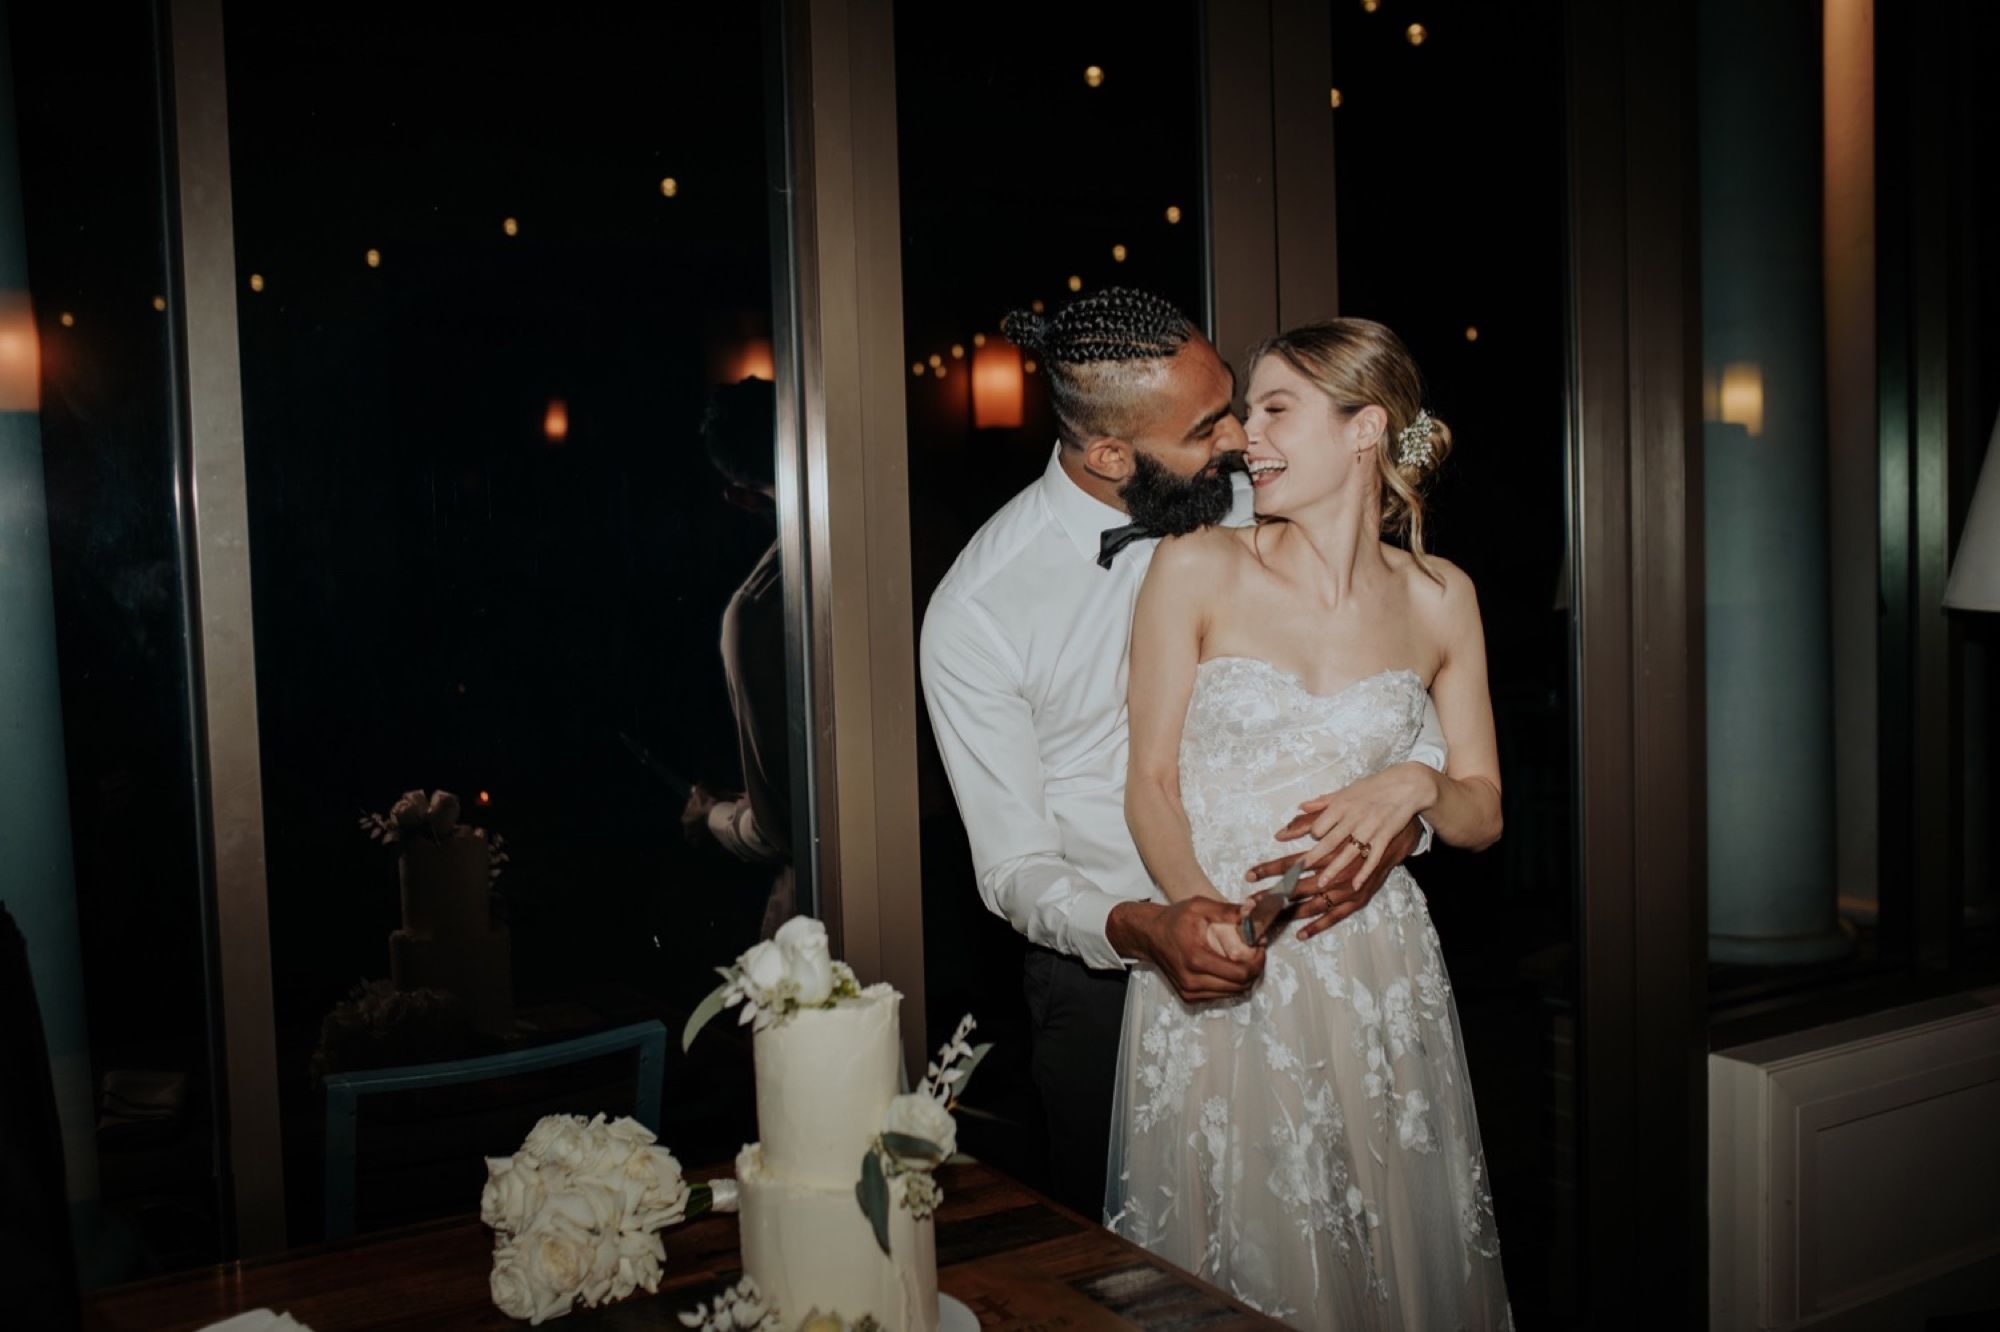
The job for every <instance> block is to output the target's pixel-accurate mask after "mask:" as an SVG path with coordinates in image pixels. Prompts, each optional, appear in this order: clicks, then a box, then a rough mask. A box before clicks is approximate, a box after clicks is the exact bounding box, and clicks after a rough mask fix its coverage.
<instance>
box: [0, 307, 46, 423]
mask: <svg viewBox="0 0 2000 1332" xmlns="http://www.w3.org/2000/svg"><path fill="white" fill-rule="evenodd" d="M41 409H42V338H41V334H39V333H38V332H36V331H35V312H34V308H33V307H32V306H30V305H29V304H28V293H27V292H25V291H10V292H6V293H4V294H0V412H38V411H40V410H41Z"/></svg>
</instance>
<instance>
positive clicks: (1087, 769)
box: [919, 444, 1444, 968]
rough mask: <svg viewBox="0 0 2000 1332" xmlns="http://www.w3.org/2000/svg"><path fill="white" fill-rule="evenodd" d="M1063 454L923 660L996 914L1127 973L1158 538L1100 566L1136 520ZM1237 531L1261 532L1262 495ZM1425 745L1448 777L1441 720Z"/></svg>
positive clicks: (941, 611) (978, 538)
mask: <svg viewBox="0 0 2000 1332" xmlns="http://www.w3.org/2000/svg"><path fill="white" fill-rule="evenodd" d="M1061 453H1062V446H1061V445H1060V444H1058V445H1057V446H1056V452H1055V453H1054V454H1053V455H1052V456H1051V457H1050V458H1049V465H1048V467H1047V469H1046V470H1045V471H1044V472H1043V473H1042V476H1041V479H1040V480H1038V481H1036V482H1035V483H1034V484H1032V485H1030V486H1029V487H1028V488H1027V489H1025V490H1023V491H1022V492H1021V493H1020V494H1018V495H1016V496H1015V497H1014V498H1013V499H1011V500H1009V501H1008V502H1007V504H1006V505H1005V506H1004V507H1003V508H1002V509H1001V510H1000V511H999V512H998V513H996V514H994V515H993V517H992V518H990V519H988V520H987V522H986V524H985V526H983V527H981V528H980V529H979V531H978V532H977V533H975V534H974V536H973V538H972V540H971V541H970V542H968V543H967V544H966V547H965V549H964V550H963V551H962V552H960V554H959V557H958V559H957V561H955V562H954V563H953V564H952V566H951V568H950V570H949V571H947V572H946V574H945V576H944V578H943V580H942V581H941V582H939V584H938V586H937V591H936V592H934V593H933V594H932V596H931V602H930V609H929V610H928V611H927V612H926V613H925V615H924V629H923V640H922V646H921V649H920V652H919V658H920V661H921V665H922V673H923V685H924V700H925V702H926V704H927V705H928V707H929V709H930V717H931V727H932V730H933V731H934V732H935V733H936V736H937V744H938V750H939V753H940V754H941V755H942V756H943V758H944V764H945V770H946V771H947V772H948V773H949V774H950V776H951V787H952V794H953V795H954V796H956V797H957V799H958V809H959V816H960V818H961V819H962V820H963V821H964V823H965V830H966V833H967V835H968V837H969V838H970V841H971V844H972V864H973V868H974V871H975V872H976V873H977V875H978V879H979V895H980V897H981V898H982V899H983V900H984V901H985V903H986V905H987V908H988V909H989V910H991V911H993V912H995V913H996V914H998V915H999V916H1001V917H1003V918H1004V919H1005V920H1006V921H1007V922H1008V923H1009V924H1011V925H1012V926H1013V927H1014V928H1015V929H1016V930H1018V931H1020V932H1021V933H1022V934H1023V935H1026V936H1027V938H1028V939H1029V941H1030V942H1032V943H1036V944H1040V945H1042V946H1044V947H1047V948H1053V949H1055V950H1057V951H1059V952H1063V953H1068V954H1071V955H1072V956H1075V957H1077V958H1080V959H1082V961H1083V962H1084V964H1085V965H1087V966H1091V967H1101V968H1122V967H1124V966H1125V965H1127V961H1126V959H1124V958H1122V957H1120V956H1119V955H1118V952H1117V950H1116V949H1114V948H1112V946H1111V944H1110V942H1109V941H1108V940H1107V939H1106V938H1105V924H1106V921H1107V920H1108V919H1109V917H1110V915H1111V909H1112V908H1113V907H1114V906H1116V905H1118V903H1120V902H1126V901H1152V900H1159V894H1158V892H1157V891H1156V890H1155V888H1154V886H1153V882H1152V879H1151V878H1150V877H1149V876H1148V875H1147V873H1146V867H1145V865H1144V863H1143V862H1142V861H1141V860H1140V859H1139V850H1138V848H1137V847H1136V846H1134V845H1133V842H1132V834H1131V832H1130V830H1129V829H1127V827H1126V825H1125V767H1126V750H1127V741H1126V712H1125V676H1126V666H1127V661H1128V659H1129V657H1130V654H1131V643H1132V611H1133V607H1134V606H1135V605H1136V604H1137V602H1138V599H1139V585H1140V583H1141V582H1142V581H1143V580H1144V578H1145V576H1146V569H1147V567H1148V566H1149V565H1150V564H1151V563H1152V560H1153V549H1154V547H1155V546H1156V545H1157V544H1158V543H1157V542H1155V541H1152V540H1143V541H1134V542H1132V543H1131V544H1130V545H1128V546H1126V547H1125V549H1124V550H1123V551H1122V552H1120V554H1119V555H1118V557H1117V559H1115V560H1114V561H1113V562H1112V565H1111V568H1110V569H1108V570H1107V569H1103V568H1100V567H1098V564H1097V552H1098V537H1099V536H1100V534H1101V533H1102V532H1103V531H1104V530H1105V529H1106V528H1110V527H1118V526H1121V525H1122V524H1125V523H1127V522H1130V521H1131V520H1130V519H1129V518H1128V517H1127V516H1126V515H1125V513H1124V512H1123V511H1122V510H1119V509H1116V508H1113V507H1112V506H1111V505H1108V504H1105V503H1104V502H1103V501H1101V500H1098V499H1095V498H1093V497H1092V496H1090V495H1089V494H1087V493H1085V492H1084V490H1083V489H1082V488H1081V487H1079V486H1078V485H1077V484H1076V483H1075V482H1074V481H1072V480H1070V478H1069V475H1068V474H1067V473H1066V472H1064V471H1063V468H1062V463H1061ZM1227 521H1228V522H1229V524H1230V525H1232V526H1245V525H1247V524H1248V523H1250V522H1252V521H1254V519H1253V517H1252V515H1251V512H1250V492H1249V488H1248V487H1247V486H1242V485H1239V487H1238V490H1237V504H1236V507H1235V510H1234V511H1233V512H1232V513H1231V515H1230V518H1229V519H1228V520H1227ZM1417 744H1418V748H1417V751H1416V752H1414V753H1413V754H1412V757H1413V758H1416V759H1419V760H1420V761H1423V762H1426V763H1430V764H1431V766H1433V767H1436V768H1439V769H1440V770H1441V769H1442V768H1443V766H1444V740H1443V735H1442V733H1441V731H1440V730H1439V728H1438V723H1437V715H1436V712H1435V711H1434V710H1432V709H1429V708H1426V709H1425V719H1424V730H1423V733H1422V734H1421V735H1420V736H1419V737H1418V742H1417ZM1273 831H1274V832H1275V829H1274V830H1273ZM1424 840H1425V843H1426V844H1428V842H1429V831H1428V829H1426V831H1425V837H1424ZM1282 850H1283V848H1282V847H1281V846H1280V845H1279V844H1278V843H1277V842H1275V841H1274V842H1273V843H1272V853H1273V854H1274V855H1276V854H1279V853H1281V852H1282Z"/></svg>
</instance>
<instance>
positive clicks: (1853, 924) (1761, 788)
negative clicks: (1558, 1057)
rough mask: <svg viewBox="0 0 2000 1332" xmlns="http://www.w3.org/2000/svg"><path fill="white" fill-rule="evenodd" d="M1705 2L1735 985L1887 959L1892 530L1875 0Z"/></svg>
mask: <svg viewBox="0 0 2000 1332" xmlns="http://www.w3.org/2000/svg"><path fill="white" fill-rule="evenodd" d="M1698 26H1699V42H1700V46H1699V60H1700V66H1699V76H1700V97H1699V99H1698V100H1699V127H1700V141H1699V146H1700V154H1701V163H1700V170H1701V182H1700V183H1701V189H1700V196H1701V242H1702V293H1701V294H1702V304H1701V308H1702V372H1703V397H1704V402H1703V416H1704V423H1703V449H1702V467H1703V478H1702V496H1703V507H1704V517H1703V532H1702V540H1703V550H1704V563H1705V565H1706V571H1707V573H1706V577H1707V598H1706V602H1707V605H1706V624H1705V631H1704V637H1705V640H1706V644H1707V653H1708V666H1707V682H1706V698H1707V720H1708V735H1707V754H1708V778H1707V780H1708V897H1709V957H1710V961H1711V963H1712V965H1711V966H1710V968H1709V979H1710V988H1711V991H1712V992H1713V993H1714V994H1715V996H1716V997H1717V998H1718V999H1719V1000H1737V999H1744V998H1748V997H1751V996H1753V995H1758V994H1763V993H1769V992H1771V991H1774V990H1777V989H1782V988H1788V987H1792V986H1796V985H1798V984H1800V983H1801V982H1802V981H1805V980H1809V979H1813V978H1816V977H1823V976H1825V975H1827V974H1829V973H1834V974H1838V973H1843V972H1845V971H1847V970H1848V969H1849V968H1851V967H1852V966H1854V965H1855V964H1857V963H1858V964H1862V965H1867V964H1870V963H1874V962H1877V961H1879V960H1880V953H1881V951H1882V949H1881V947H1880V944H1881V941H1880V939H1879V938H1878V935H1877V923H1878V919H1879V916H1880V912H1881V908H1882V907H1883V905H1884V904H1883V903H1882V902H1881V901H1880V898H1879V895H1878V892H1877V884H1878V879H1879V878H1880V870H1881V868H1882V867H1881V864H1880V861H1881V859H1882V848H1883V846H1884V845H1885V844H1884V841H1883V838H1882V828H1881V817H1880V810H1881V807H1882V791H1881V781H1882V771H1881V766H1880V760H1879V752H1878V751H1879V745H1880V743H1881V741H1880V737H1881V735H1882V734H1883V731H1882V729H1881V726H1880V721H1879V718H1880V717H1881V716H1882V707H1883V703H1884V701H1885V700H1886V699H1887V698H1888V697H1889V696H1890V695H1891V694H1892V693H1893V692H1894V688H1895V686H1894V684H1893V681H1890V680H1886V679H1884V678H1882V676H1881V672H1880V658H1879V654H1878V635H1879V634H1880V632H1881V630H1880V627H1879V626H1880V624H1881V623H1882V618H1881V617H1882V615H1883V614H1884V611H1885V603H1883V601H1882V600H1881V597H1882V592H1881V589H1882V587H1883V586H1885V583H1884V581H1883V572H1882V565H1881V562H1880V561H1881V552H1882V550H1883V549H1884V546H1883V544H1882V543H1883V541H1884V540H1896V539H1895V538H1892V537H1890V536H1889V534H1887V533H1882V532H1879V531H1878V527H1879V520H1878V514H1879V512H1880V509H1881V501H1880V481H1879V475H1880V466H1879V457H1880V448H1881V445H1880V441H1879V433H1878V420H1879V413H1878V392H1877V374H1876V366H1877V360H1878V330H1877V322H1876V309H1877V290H1876V288H1877V281H1876V278H1877V273H1878V263H1877V245H1876V235H1877V232H1876V220H1877V204H1876V200H1877V181H1876V157H1875V32H1874V20H1873V7H1872V6H1870V5H1867V4H1865V3H1854V2H1850V0H1839V2H1838V3H1836V2H1834V0H1829V3H1827V4H1826V5H1824V6H1809V5H1751V6H1738V5H1731V4H1723V3H1705V4H1703V5H1702V6H1701V10H1700V18H1699V25H1698ZM1896 558H1897V559H1898V560H1900V559H1901V556H1900V554H1898V555H1897V556H1896ZM1887 609H1889V610H1890V613H1892V614H1893V613H1894V611H1893V607H1887ZM1773 828H1781V829H1783V830H1784V833H1783V835H1782V836H1777V837H1774V836H1772V835H1771V830H1772V829H1773ZM1889 877H1890V878H1891V879H1894V878H1896V877H1898V876H1895V875H1891V876H1889Z"/></svg>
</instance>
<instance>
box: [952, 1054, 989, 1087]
mask: <svg viewBox="0 0 2000 1332" xmlns="http://www.w3.org/2000/svg"><path fill="white" fill-rule="evenodd" d="M992 1049H993V1042H991V1041H982V1042H980V1043H979V1044H978V1045H975V1046H973V1047H972V1057H971V1058H970V1059H968V1060H966V1061H965V1067H964V1068H959V1069H954V1070H952V1074H951V1093H952V1095H954V1096H963V1095H965V1084H966V1083H968V1082H971V1081H972V1073H973V1070H974V1069H976V1068H978V1067H979V1061H980V1060H982V1059H984V1058H986V1056H987V1054H988V1052H990V1051H991V1050H992Z"/></svg>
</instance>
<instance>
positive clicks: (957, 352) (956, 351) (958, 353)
mask: <svg viewBox="0 0 2000 1332" xmlns="http://www.w3.org/2000/svg"><path fill="white" fill-rule="evenodd" d="M951 359H952V360H954V361H962V360H964V359H965V344H964V343H962V342H954V343H952V344H951Z"/></svg>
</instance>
